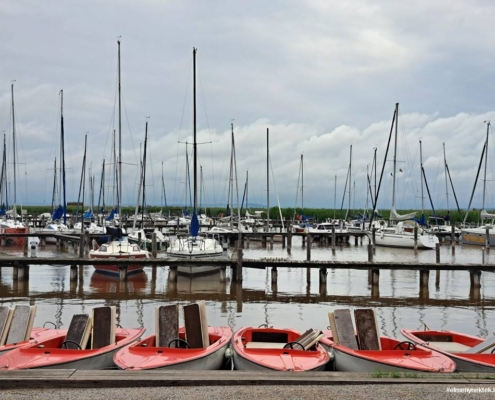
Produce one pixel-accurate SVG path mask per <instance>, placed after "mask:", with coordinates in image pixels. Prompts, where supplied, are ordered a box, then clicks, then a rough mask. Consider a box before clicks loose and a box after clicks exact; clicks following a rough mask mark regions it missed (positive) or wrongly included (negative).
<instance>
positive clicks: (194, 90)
mask: <svg viewBox="0 0 495 400" xmlns="http://www.w3.org/2000/svg"><path fill="white" fill-rule="evenodd" d="M193 140H194V141H193V157H194V162H193V179H194V182H193V188H194V207H193V212H196V205H197V200H198V187H197V182H196V180H197V179H196V178H197V176H196V175H197V173H198V171H197V168H198V166H197V146H198V145H197V143H196V48H195V47H193Z"/></svg>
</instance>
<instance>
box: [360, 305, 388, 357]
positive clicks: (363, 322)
mask: <svg viewBox="0 0 495 400" xmlns="http://www.w3.org/2000/svg"><path fill="white" fill-rule="evenodd" d="M354 320H355V321H356V331H357V336H358V345H359V350H381V349H382V345H381V341H380V335H379V334H378V326H377V323H376V314H375V310H373V309H372V308H361V309H356V310H354Z"/></svg>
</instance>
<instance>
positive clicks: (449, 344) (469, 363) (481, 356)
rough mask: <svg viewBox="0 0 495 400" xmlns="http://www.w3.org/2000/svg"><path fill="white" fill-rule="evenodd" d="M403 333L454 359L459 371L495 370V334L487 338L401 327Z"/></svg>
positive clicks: (416, 341)
mask: <svg viewBox="0 0 495 400" xmlns="http://www.w3.org/2000/svg"><path fill="white" fill-rule="evenodd" d="M401 333H402V334H403V335H404V336H405V337H406V338H407V340H410V341H411V342H413V343H415V344H416V345H418V346H422V347H425V348H427V349H430V350H432V351H436V352H439V353H441V354H444V355H445V356H447V357H449V358H450V359H452V360H453V361H454V362H455V363H456V365H457V371H458V372H491V373H493V372H495V354H493V353H494V352H495V336H492V337H490V338H489V339H486V340H485V339H482V338H479V337H477V336H471V335H467V334H464V333H459V332H454V331H448V330H440V331H435V330H424V331H421V330H413V329H401Z"/></svg>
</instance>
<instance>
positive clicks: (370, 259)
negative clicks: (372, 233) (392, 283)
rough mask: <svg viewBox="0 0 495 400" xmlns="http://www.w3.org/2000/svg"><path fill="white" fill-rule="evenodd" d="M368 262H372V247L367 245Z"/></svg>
mask: <svg viewBox="0 0 495 400" xmlns="http://www.w3.org/2000/svg"><path fill="white" fill-rule="evenodd" d="M368 262H373V245H372V244H369V245H368Z"/></svg>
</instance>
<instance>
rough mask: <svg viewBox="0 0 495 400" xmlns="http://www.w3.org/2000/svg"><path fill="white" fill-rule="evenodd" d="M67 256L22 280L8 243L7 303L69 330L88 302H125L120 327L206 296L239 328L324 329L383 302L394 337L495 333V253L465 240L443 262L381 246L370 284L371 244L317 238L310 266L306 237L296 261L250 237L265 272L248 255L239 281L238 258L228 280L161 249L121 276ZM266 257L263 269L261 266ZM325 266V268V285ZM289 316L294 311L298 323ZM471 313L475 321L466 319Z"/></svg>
mask: <svg viewBox="0 0 495 400" xmlns="http://www.w3.org/2000/svg"><path fill="white" fill-rule="evenodd" d="M69 253H70V251H69V252H68V251H67V250H60V249H57V247H56V246H46V247H45V248H40V249H38V252H37V257H36V258H33V259H29V258H27V259H25V260H26V262H27V261H28V260H29V261H31V262H32V266H31V267H30V268H29V274H28V279H24V278H23V277H21V276H19V275H17V279H16V277H15V272H14V271H15V268H19V270H18V271H20V265H19V262H18V265H17V267H15V263H16V261H15V259H17V260H20V259H22V257H20V255H21V254H22V249H10V248H2V268H1V286H0V296H1V299H2V303H3V304H4V305H15V304H36V305H37V306H38V311H37V315H36V323H37V324H38V325H43V323H44V322H46V321H52V322H54V323H55V324H56V325H57V326H58V327H64V326H67V324H68V322H69V321H70V318H71V316H72V315H73V314H74V313H78V312H82V311H83V310H84V309H86V308H87V307H93V306H95V305H98V304H108V305H115V306H116V307H117V320H118V323H119V324H121V325H122V326H123V325H124V324H125V325H126V326H132V327H145V328H146V329H147V331H152V326H153V321H152V314H153V313H152V312H150V308H152V307H154V305H157V304H172V303H176V304H177V303H178V304H184V303H188V302H193V301H197V300H205V301H206V308H207V311H208V315H209V321H210V322H211V324H212V325H222V326H224V325H227V326H230V327H231V328H232V329H233V330H235V329H236V327H239V326H240V325H239V324H242V325H243V326H248V325H249V326H258V325H260V324H262V323H264V324H268V325H272V326H278V327H291V328H293V329H298V330H300V331H304V330H306V329H307V328H309V327H315V328H321V329H323V328H325V327H326V326H327V325H328V323H327V322H325V321H326V313H328V312H329V311H331V310H332V309H334V308H339V307H347V306H348V307H368V306H374V307H376V309H377V315H378V319H379V321H380V329H381V331H382V332H383V334H385V335H387V336H390V337H399V336H400V329H401V328H411V329H412V328H415V329H416V328H419V327H421V326H422V324H426V325H427V326H429V327H430V328H432V329H433V328H435V329H452V330H459V329H460V328H459V324H462V328H463V330H465V331H466V332H465V333H467V334H472V335H476V336H480V337H487V336H488V335H489V334H490V332H491V330H493V328H492V327H490V325H489V321H490V320H491V316H492V314H493V312H494V311H493V309H495V295H493V294H492V293H491V286H492V285H493V284H494V283H495V275H494V274H493V273H490V270H491V268H492V267H491V265H492V264H493V263H494V262H493V255H492V254H491V253H489V252H487V253H486V254H485V255H484V256H483V254H482V249H481V248H480V247H474V246H457V247H456V250H455V253H453V252H452V247H451V246H450V245H449V244H443V245H441V246H440V255H441V260H442V262H441V263H438V264H437V263H435V252H434V251H423V252H418V253H416V254H415V253H414V251H411V250H407V249H404V250H397V249H396V250H393V251H392V250H388V249H385V248H377V249H376V255H375V258H374V260H375V261H374V262H375V264H377V266H378V267H379V268H381V267H383V269H380V276H379V285H373V284H372V283H371V282H370V280H369V272H368V271H369V269H370V267H371V266H370V264H369V263H368V261H366V260H367V257H368V252H367V248H366V246H359V245H358V246H354V245H346V246H338V247H337V249H336V250H335V252H334V251H333V250H332V248H331V246H320V245H318V244H313V248H312V262H313V263H314V264H313V265H312V268H309V269H308V264H307V262H306V256H307V249H306V246H304V247H303V245H302V240H301V238H295V239H294V246H293V248H292V252H291V255H290V260H291V261H292V264H290V263H288V261H287V259H288V255H287V249H283V248H282V246H281V244H274V245H273V247H272V246H270V245H268V246H267V247H266V248H264V247H263V246H262V245H261V243H258V244H256V245H255V244H254V243H251V245H250V247H249V248H245V249H244V250H243V253H244V254H243V257H244V260H252V261H251V262H252V263H253V265H256V263H257V265H258V268H249V267H248V265H249V261H244V262H245V263H246V264H245V265H244V267H243V273H242V276H243V279H242V283H241V282H237V281H234V279H233V276H232V271H231V269H230V268H228V267H229V266H230V265H231V264H232V261H231V260H230V259H226V260H225V261H223V262H224V263H225V267H226V270H225V277H224V278H225V279H221V273H220V272H218V273H216V274H212V275H209V276H204V277H194V278H190V277H187V276H181V275H177V276H175V279H171V278H173V277H172V276H171V268H170V266H169V265H170V262H169V261H167V260H165V259H164V258H161V257H160V254H159V257H158V258H157V259H150V260H148V261H149V263H148V265H147V266H145V268H144V271H143V272H142V273H140V274H133V275H129V276H128V278H127V279H126V280H121V279H120V278H119V277H118V276H117V277H114V276H110V275H106V274H101V273H98V272H96V271H94V269H93V267H92V266H91V263H92V261H91V260H89V259H87V258H82V259H80V258H77V257H72V256H71V255H69ZM483 257H484V263H482V259H483ZM9 260H10V261H9ZM261 260H263V261H261ZM277 260H278V261H277ZM405 260H410V262H409V263H407V264H408V265H406V267H404V268H401V267H398V265H399V263H405ZM476 261H477V262H476ZM76 262H79V263H80V265H81V266H80V267H78V269H77V272H76V273H74V272H72V271H73V269H71V265H78V264H75V263H76ZM144 262H145V261H143V263H144ZM261 262H263V263H264V264H265V266H264V267H263V268H261V269H260V268H259V265H260V263H261ZM277 262H278V263H280V266H279V267H277V279H276V280H274V279H273V270H272V268H273V264H275V263H277ZM299 262H300V263H301V266H300V268H299V267H297V263H299ZM73 263H74V264H73ZM284 263H285V264H284ZM319 263H324V265H325V268H327V276H326V284H325V285H324V287H322V285H321V282H320V268H321V267H322V266H321V265H319ZM269 264H272V265H269ZM7 265H10V266H7ZM422 268H423V269H425V270H426V269H430V270H435V271H436V270H439V281H438V284H437V282H436V276H435V279H433V277H432V279H429V281H428V284H427V286H425V285H421V279H420V273H419V272H418V271H419V270H420V269H422ZM471 268H473V269H479V270H480V271H481V270H483V271H486V272H482V273H481V275H480V276H479V279H480V281H479V283H480V285H479V286H474V287H473V286H472V285H471V282H470V280H469V272H468V271H469V270H470V269H471ZM435 274H436V272H435ZM288 315H292V317H291V318H290V320H289V319H288V318H287V316H288ZM466 319H467V320H469V321H472V324H463V323H462V322H461V321H463V320H466ZM289 324H290V326H289Z"/></svg>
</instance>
